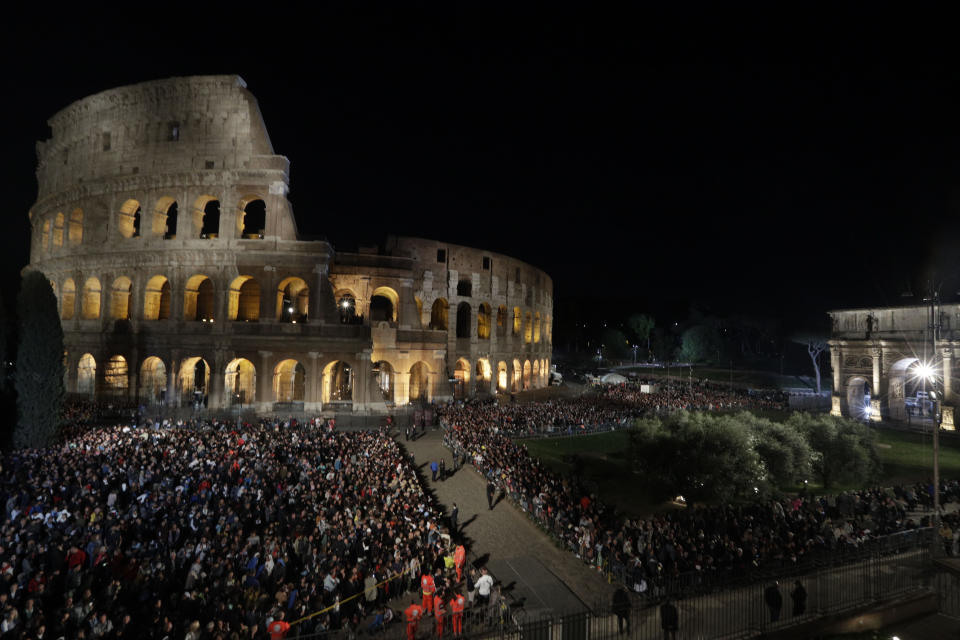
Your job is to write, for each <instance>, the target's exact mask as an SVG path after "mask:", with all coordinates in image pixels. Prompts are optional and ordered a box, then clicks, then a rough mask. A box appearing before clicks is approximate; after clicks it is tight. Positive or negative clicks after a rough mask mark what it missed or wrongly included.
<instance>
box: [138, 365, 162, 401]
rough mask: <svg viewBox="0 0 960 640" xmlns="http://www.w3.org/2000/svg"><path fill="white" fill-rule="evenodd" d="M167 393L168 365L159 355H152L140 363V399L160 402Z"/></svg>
mask: <svg viewBox="0 0 960 640" xmlns="http://www.w3.org/2000/svg"><path fill="white" fill-rule="evenodd" d="M166 395H167V367H166V366H165V365H164V364H163V360H161V359H160V358H158V357H157V356H150V357H149V358H147V359H146V360H144V361H143V364H142V365H140V401H141V402H146V403H149V404H159V403H160V402H162V401H163V400H164V399H165V398H166Z"/></svg>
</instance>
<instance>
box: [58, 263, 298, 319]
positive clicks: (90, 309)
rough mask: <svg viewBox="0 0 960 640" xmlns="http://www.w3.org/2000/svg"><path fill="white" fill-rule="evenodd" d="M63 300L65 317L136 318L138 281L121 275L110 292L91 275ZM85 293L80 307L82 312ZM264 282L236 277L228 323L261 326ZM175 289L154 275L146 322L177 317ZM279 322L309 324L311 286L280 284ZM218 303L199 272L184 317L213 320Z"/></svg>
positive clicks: (68, 285) (63, 292) (68, 286)
mask: <svg viewBox="0 0 960 640" xmlns="http://www.w3.org/2000/svg"><path fill="white" fill-rule="evenodd" d="M51 284H52V286H53V288H54V293H56V294H57V297H58V299H59V300H60V317H61V318H62V319H63V320H71V319H73V318H74V317H75V315H77V314H78V313H79V317H80V318H81V319H84V320H96V319H99V318H100V317H101V315H102V314H103V312H104V311H106V317H107V318H109V319H111V320H130V319H131V318H132V309H133V305H132V302H133V281H132V280H131V279H130V278H129V277H127V276H118V277H117V278H115V279H114V280H113V282H112V283H111V285H110V288H109V289H108V290H106V291H104V288H103V285H102V284H101V282H100V280H99V278H96V277H93V276H91V277H89V278H87V279H86V280H85V281H84V283H83V288H82V289H81V290H79V291H78V290H77V285H76V283H75V282H74V280H73V278H66V279H65V280H64V281H63V284H62V285H61V287H60V290H59V291H58V290H57V285H56V283H51ZM78 295H79V303H80V304H79V309H78V308H77V302H78ZM260 295H261V291H260V284H259V282H258V281H257V280H256V279H255V278H254V277H253V276H249V275H241V276H238V277H236V278H235V279H234V280H233V281H232V282H231V283H230V285H229V287H228V290H227V309H226V315H227V320H235V321H241V322H256V321H258V320H259V319H260ZM171 296H172V289H171V285H170V280H169V279H168V278H167V277H166V276H164V275H161V274H157V275H154V276H152V277H150V278H149V279H148V280H147V282H146V285H145V287H144V292H143V312H142V317H143V319H144V320H167V319H169V318H170V317H171V313H172V312H171ZM275 296H276V305H275V316H276V317H275V319H276V320H277V321H280V322H292V323H296V322H298V321H299V322H304V321H306V320H307V318H308V315H309V309H310V287H309V286H308V285H307V283H306V282H305V281H304V280H303V279H302V278H298V277H288V278H285V279H283V280H281V281H280V283H279V285H278V286H277V290H276V292H275ZM216 315H217V313H216V304H215V298H214V286H213V281H212V280H211V278H209V277H208V276H206V275H203V274H195V275H193V276H191V277H190V278H188V279H187V282H186V284H185V286H184V291H183V319H184V320H197V321H203V322H213V321H214V320H215V316H216Z"/></svg>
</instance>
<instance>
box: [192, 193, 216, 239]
mask: <svg viewBox="0 0 960 640" xmlns="http://www.w3.org/2000/svg"><path fill="white" fill-rule="evenodd" d="M193 234H194V237H195V238H203V239H205V240H207V239H211V238H216V237H217V236H218V235H219V234H220V201H219V200H217V199H216V198H215V197H213V196H211V195H203V196H200V197H199V198H197V199H196V201H195V202H194V203H193Z"/></svg>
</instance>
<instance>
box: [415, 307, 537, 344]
mask: <svg viewBox="0 0 960 640" xmlns="http://www.w3.org/2000/svg"><path fill="white" fill-rule="evenodd" d="M418 302H419V301H418ZM418 306H419V305H418ZM471 313H472V308H471V306H470V303H468V302H461V303H460V304H458V305H457V318H456V329H457V337H458V338H469V337H471V334H472V329H473V327H472V326H471V324H472V322H471V318H470V315H471ZM508 313H509V312H508V310H507V306H506V305H503V304H502V305H500V306H499V307H498V308H497V316H496V333H497V336H498V337H503V336H506V335H507V331H508V324H509V323H510V320H509V318H508ZM449 318H450V303H448V302H447V300H446V299H445V298H437V299H436V300H434V302H433V305H432V307H431V309H430V323H429V325H428V328H430V329H435V330H442V331H447V330H448V328H449ZM545 320H546V326H544V322H543V320H542V319H541V316H540V312H539V311H536V312H531V311H527V312H526V314H525V315H524V312H523V310H522V309H521V308H520V307H514V308H513V320H512V326H513V330H512V331H513V336H514V337H519V336H520V335H521V334H522V335H523V341H524V342H526V343H539V342H540V336H541V333H545V334H546V335H547V339H549V336H550V333H549V331H550V329H549V322H550V321H549V317H546V318H545ZM492 329H493V315H492V308H491V306H490V304H489V303H487V302H483V303H481V304H480V306H479V307H477V323H476V335H477V337H478V338H480V339H481V340H488V339H489V338H490V333H491V330H492Z"/></svg>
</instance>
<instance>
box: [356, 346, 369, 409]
mask: <svg viewBox="0 0 960 640" xmlns="http://www.w3.org/2000/svg"><path fill="white" fill-rule="evenodd" d="M371 384H373V382H372V379H371V377H370V352H369V351H361V352H360V353H358V354H357V362H356V364H355V365H354V367H353V407H354V409H358V408H359V409H364V408H366V406H367V403H368V402H370V397H371V394H370V385H371Z"/></svg>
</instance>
